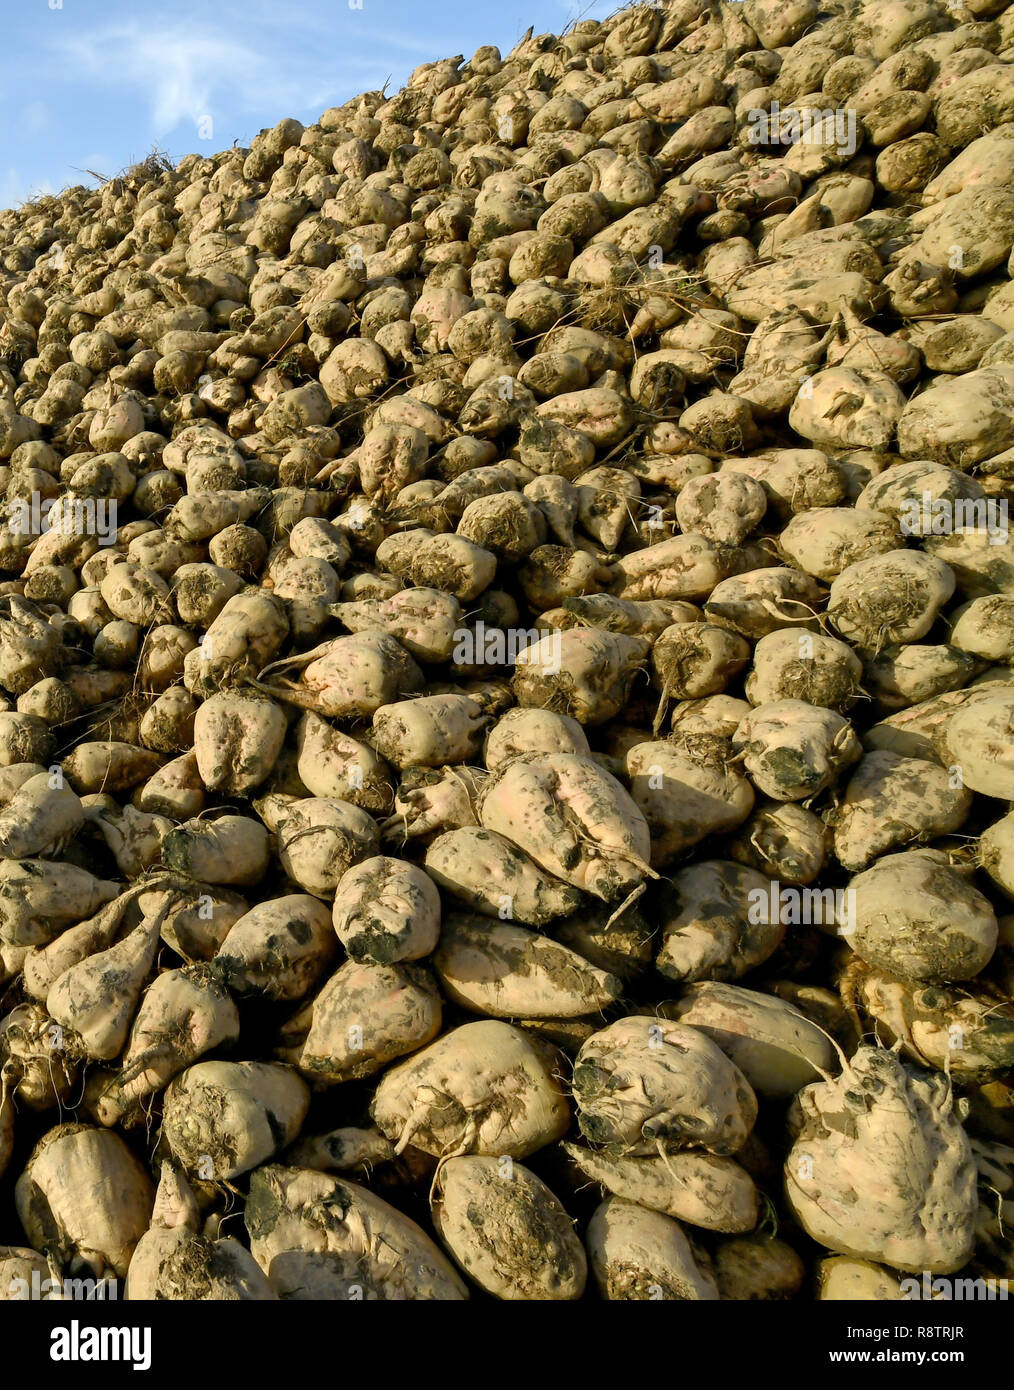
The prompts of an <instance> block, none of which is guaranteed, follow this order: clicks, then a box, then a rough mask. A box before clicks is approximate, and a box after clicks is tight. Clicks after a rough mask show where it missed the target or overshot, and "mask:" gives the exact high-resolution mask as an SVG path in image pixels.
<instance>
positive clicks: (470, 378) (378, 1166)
mask: <svg viewBox="0 0 1014 1390" xmlns="http://www.w3.org/2000/svg"><path fill="white" fill-rule="evenodd" d="M1012 246H1014V8H1010V9H1008V8H1006V7H1005V5H1004V3H1003V0H968V3H967V4H962V3H960V0H956V2H955V3H952V4H947V5H944V4H940V3H937V0H872V2H871V3H869V4H865V5H863V4H857V3H853V0H841V2H839V0H828V3H824V4H822V3H821V0H743V3H725V2H724V0H671V2H669V0H667V2H666V3H660V4H652V5H639V6H636V7H634V8H629V9H625V10H623V11H621V12H619V13H617V14H616V15H614V16H613V17H612V18H610V19H608V20H606V21H605V22H601V23H600V22H596V21H591V20H581V21H580V22H577V23H575V24H574V25H573V26H572V27H571V28H570V29H569V30H568V31H567V32H566V33H565V34H564V35H563V36H562V37H560V38H557V37H555V36H553V35H551V34H543V35H537V36H532V35H528V36H526V37H525V38H524V40H522V41H521V42H520V43H519V44H518V45H517V46H516V47H515V48H514V49H513V50H512V51H511V52H510V53H508V54H507V56H506V57H501V55H500V53H499V52H498V51H497V50H496V49H495V48H490V47H486V48H481V49H479V50H478V52H477V53H475V55H474V56H473V57H472V58H471V59H469V60H468V61H467V62H466V61H464V60H463V58H462V57H461V56H460V55H459V56H457V57H454V58H450V59H447V60H445V61H442V62H435V63H428V64H425V65H423V66H422V67H420V68H418V69H417V70H416V71H415V72H414V73H413V75H412V77H411V78H410V80H409V82H408V84H407V86H406V87H405V88H404V89H403V90H401V91H399V92H397V93H396V94H394V95H389V94H388V93H386V92H369V93H366V94H365V95H363V96H360V97H357V98H355V99H354V100H352V101H349V102H347V103H346V104H345V105H343V106H340V107H336V108H333V109H330V110H327V111H325V112H324V113H323V115H322V116H321V117H320V120H319V121H318V122H317V123H316V124H313V125H310V126H306V127H304V126H303V125H301V124H300V123H299V122H298V121H295V120H282V121H281V122H280V123H279V124H278V125H276V126H275V127H274V128H272V129H270V130H264V131H261V133H260V134H259V135H258V136H257V137H256V139H255V140H254V141H253V143H252V145H251V146H250V148H248V149H242V148H232V149H228V150H225V151H223V152H222V153H220V154H216V155H214V156H212V157H204V156H201V155H196V154H194V155H190V156H188V157H187V158H185V159H184V160H182V162H181V163H180V164H179V165H178V166H177V167H176V168H172V167H170V166H169V162H168V161H167V160H165V159H164V158H160V157H159V156H158V155H157V154H156V155H155V156H153V157H151V158H150V159H149V160H147V161H145V162H144V163H143V164H141V165H139V166H135V167H133V168H131V169H130V170H129V171H127V172H126V173H125V174H123V175H121V176H120V177H118V178H115V179H113V180H111V181H110V182H107V183H105V184H104V185H103V186H102V187H101V188H98V189H86V188H83V187H77V188H71V189H68V190H67V191H66V192H64V193H62V194H61V195H59V196H58V197H41V198H38V199H36V200H35V201H34V202H31V203H29V204H27V205H25V206H24V207H22V208H20V209H18V210H15V211H7V212H4V213H2V214H0V267H2V269H0V310H2V313H0V325H2V327H0V485H2V487H3V489H4V498H5V500H4V502H3V504H2V515H0V521H2V525H0V570H2V572H3V576H4V578H3V580H2V582H0V686H2V690H3V695H4V698H3V712H2V713H0V765H2V766H0V1075H2V1090H0V1171H3V1173H4V1176H3V1179H2V1184H0V1241H2V1242H3V1244H2V1246H0V1298H23V1297H28V1296H31V1290H32V1289H37V1288H39V1287H42V1288H45V1289H48V1290H49V1291H50V1292H51V1293H53V1292H58V1291H59V1290H60V1288H61V1281H69V1280H75V1281H80V1280H108V1279H115V1280H116V1281H118V1288H119V1289H120V1291H121V1292H120V1296H126V1297H129V1298H133V1299H150V1298H167V1299H289V1298H303V1299H305V1298H312V1299H339V1300H342V1299H358V1298H366V1299H464V1298H467V1297H469V1296H472V1297H483V1296H492V1297H494V1298H499V1299H508V1300H510V1299H519V1300H542V1299H547V1300H548V1299H578V1298H581V1297H588V1298H596V1297H598V1298H604V1299H659V1298H661V1299H716V1298H723V1299H730V1300H737V1299H785V1298H804V1299H812V1298H820V1299H843V1298H858V1299H874V1298H875V1299H895V1298H897V1299H904V1298H910V1297H913V1296H916V1297H921V1296H924V1293H925V1289H926V1287H927V1285H926V1282H925V1277H924V1276H925V1275H927V1274H929V1275H932V1276H933V1277H937V1276H942V1275H947V1276H956V1277H958V1278H961V1279H967V1280H978V1279H982V1280H983V1281H988V1280H990V1279H997V1280H999V1279H1004V1278H1005V1277H1006V1276H1007V1275H1008V1274H1009V1273H1010V1272H1011V1270H1012V1266H1014V1260H1012V1257H1011V1252H1010V1248H1009V1247H1008V1245H1007V1242H1006V1234H1007V1232H1008V1231H1009V1229H1010V1227H1011V1225H1012V1224H1014V1092H1012V1089H1011V1066H1012V1063H1014V1005H1012V1003H1011V994H1012V990H1014V914H1012V913H1011V902H1012V899H1014V812H1012V811H1011V809H1010V805H1009V803H1011V802H1014V668H1012V665H1011V663H1012V662H1014V541H1012V540H1011V535H1010V531H1009V529H1008V526H1007V503H1008V499H1009V496H1010V494H1011V493H1014V282H1012V280H1011V279H1010V277H1009V264H1010V263H1009V257H1010V255H1011V250H1012ZM47 1281H48V1282H47ZM124 1281H125V1284H124ZM63 1287H65V1288H66V1287H86V1285H82V1284H77V1285H75V1286H70V1285H69V1284H64V1285H63ZM941 1287H942V1286H941ZM981 1287H988V1286H987V1285H985V1284H984V1285H983V1286H981Z"/></svg>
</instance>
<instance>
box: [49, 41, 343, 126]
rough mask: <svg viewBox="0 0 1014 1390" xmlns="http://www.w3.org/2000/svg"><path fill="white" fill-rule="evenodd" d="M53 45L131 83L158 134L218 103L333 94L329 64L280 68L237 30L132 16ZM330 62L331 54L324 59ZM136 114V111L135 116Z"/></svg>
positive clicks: (80, 64) (283, 107) (82, 64)
mask: <svg viewBox="0 0 1014 1390" xmlns="http://www.w3.org/2000/svg"><path fill="white" fill-rule="evenodd" d="M54 46H55V47H56V48H57V49H59V50H60V52H61V54H62V56H63V57H64V58H65V59H67V60H69V61H70V62H72V63H73V64H74V65H75V67H76V69H77V71H78V72H80V73H82V74H84V75H86V76H88V77H89V78H90V79H91V80H92V81H94V82H96V83H98V84H99V85H100V86H102V87H104V88H107V89H110V90H116V91H118V92H123V91H124V90H125V89H126V90H127V91H132V92H133V93H134V96H135V98H136V100H137V102H138V103H139V105H141V106H142V108H143V107H147V112H148V121H149V125H150V128H151V130H152V131H153V132H154V133H155V134H156V135H164V134H166V133H167V132H168V131H170V130H173V129H175V127H177V126H178V125H181V124H182V123H183V122H185V121H189V122H194V123H196V122H197V121H199V120H200V119H201V117H202V116H205V115H208V114H214V112H215V110H216V106H218V105H219V104H220V103H221V104H223V105H224V104H228V106H229V107H230V108H231V109H233V110H247V111H250V110H253V109H255V108H262V107H263V106H264V105H268V106H271V107H273V108H276V109H277V110H279V111H283V112H284V111H289V110H294V109H295V110H300V111H302V110H306V109H307V108H308V107H312V106H316V105H319V104H320V102H322V101H323V100H325V99H326V97H327V94H328V86H329V85H330V84H329V83H328V81H327V78H326V75H325V73H324V72H323V71H321V72H317V73H313V72H307V71H306V69H305V67H304V68H303V71H302V73H301V76H300V78H299V79H298V80H297V79H296V78H294V77H293V76H291V75H290V74H288V73H286V72H284V71H282V70H280V67H279V64H278V61H277V55H276V54H275V53H273V52H272V51H271V46H270V44H269V43H266V44H265V51H264V52H259V51H258V50H257V49H256V48H254V47H252V46H251V45H250V44H249V43H245V42H242V41H240V40H239V39H238V37H237V35H236V34H235V33H229V34H226V33H224V32H220V31H216V30H215V29H214V28H213V27H212V26H210V25H207V24H202V25H200V26H199V27H198V26H196V25H192V24H187V23H185V22H180V23H175V24H171V25H163V26H161V27H157V28H151V27H150V26H145V25H141V24H140V23H138V22H128V23H123V24H119V25H111V26H108V27H106V28H104V29H101V30H96V31H92V32H91V33H87V34H73V35H69V36H67V37H64V36H59V37H58V38H56V39H55V40H54ZM320 66H321V67H322V68H324V67H325V66H326V64H325V63H324V62H322V63H321V64H320ZM134 120H136V112H135V113H134V114H133V116H132V118H131V123H133V122H134Z"/></svg>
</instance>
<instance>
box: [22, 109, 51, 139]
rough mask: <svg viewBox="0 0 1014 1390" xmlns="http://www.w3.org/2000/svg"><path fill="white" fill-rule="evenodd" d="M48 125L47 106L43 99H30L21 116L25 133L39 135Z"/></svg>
mask: <svg viewBox="0 0 1014 1390" xmlns="http://www.w3.org/2000/svg"><path fill="white" fill-rule="evenodd" d="M48 126H49V107H48V106H47V105H46V103H45V102H44V101H30V102H29V103H28V105H27V106H26V107H25V109H24V112H23V114H22V117H21V129H22V131H23V133H24V134H25V135H40V134H41V133H42V132H43V131H44V130H46V129H47V128H48Z"/></svg>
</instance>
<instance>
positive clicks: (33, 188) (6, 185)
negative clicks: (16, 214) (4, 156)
mask: <svg viewBox="0 0 1014 1390" xmlns="http://www.w3.org/2000/svg"><path fill="white" fill-rule="evenodd" d="M53 192H55V189H54V188H53V185H52V184H51V183H50V182H49V180H48V179H42V180H41V181H40V182H34V181H29V180H28V179H26V178H24V177H23V176H22V175H21V174H19V173H18V171H17V169H15V168H14V166H13V165H11V166H9V167H8V168H7V169H6V170H4V172H3V173H2V174H0V208H15V207H18V206H20V204H21V203H25V202H27V201H28V200H29V199H30V198H38V197H39V196H40V194H43V193H53Z"/></svg>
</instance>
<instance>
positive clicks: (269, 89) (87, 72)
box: [0, 0, 619, 207]
mask: <svg viewBox="0 0 1014 1390" xmlns="http://www.w3.org/2000/svg"><path fill="white" fill-rule="evenodd" d="M360 3H361V8H355V9H353V8H351V6H352V4H357V5H358V4H360ZM618 4H619V0H590V3H589V0H496V3H489V0H485V3H481V2H480V3H474V2H473V3H470V0H165V3H162V4H144V3H138V2H137V0H0V23H2V33H3V36H4V42H3V49H2V51H0V207H10V206H12V205H14V204H16V203H18V202H20V201H22V200H23V199H25V198H27V197H30V196H31V195H32V194H35V193H45V192H58V191H59V190H60V189H61V188H63V187H65V186H66V185H67V184H74V183H88V182H90V180H89V179H88V178H87V176H85V175H84V174H83V173H82V172H80V171H82V170H85V169H93V170H95V171H97V172H98V173H101V174H104V175H106V176H107V177H112V175H113V174H115V173H116V172H117V171H118V170H119V169H121V168H123V166H124V165H126V164H128V163H129V162H130V161H132V160H136V159H140V158H143V156H144V155H146V154H147V153H148V151H149V150H150V149H151V147H152V146H153V145H154V144H156V143H157V144H158V145H159V146H160V147H161V148H162V149H164V150H166V151H167V152H168V153H169V154H170V155H171V156H172V157H173V159H174V160H177V159H180V158H182V156H183V155H184V154H188V153H190V152H191V151H192V150H198V151H199V150H202V149H203V150H206V151H207V152H209V153H212V152H214V151H216V150H221V149H225V148H227V147H228V146H229V145H231V144H232V143H233V141H234V140H238V141H239V143H240V144H241V145H246V144H248V143H249V142H250V140H251V139H252V137H253V136H254V135H256V133H257V131H258V130H260V129H261V127H263V126H269V125H273V124H274V123H275V122H276V121H277V120H279V119H281V117H283V116H296V117H297V118H299V119H300V120H302V121H304V122H306V123H309V122H310V121H312V120H314V119H315V118H316V117H317V116H318V115H319V114H320V112H321V111H323V110H324V109H325V108H326V107H328V106H331V105H335V104H338V103H340V102H342V101H345V100H347V98H349V97H350V96H354V95H355V94H356V93H358V92H362V91H369V90H370V89H372V88H378V87H382V86H383V84H384V82H385V80H387V79H388V78H389V79H390V89H391V90H392V91H393V90H395V89H397V88H398V87H399V86H401V85H402V84H403V83H404V81H405V79H406V78H407V76H408V74H409V73H410V72H411V71H412V69H413V68H414V67H416V66H417V65H418V64H419V63H424V62H428V61H431V60H433V59H435V58H447V57H451V56H453V55H454V54H455V53H463V54H464V55H465V57H466V58H468V57H470V56H471V54H472V53H474V51H475V50H476V48H478V47H479V46H480V45H481V44H486V43H494V44H496V45H497V46H498V47H499V48H500V50H501V52H503V53H506V52H507V51H508V49H509V48H511V46H512V45H513V44H514V43H516V41H517V40H518V39H519V38H520V37H521V35H522V34H523V33H524V31H525V29H527V27H528V25H529V24H534V25H535V31H536V33H544V32H553V33H559V32H560V30H561V29H563V28H564V27H565V26H566V25H567V23H568V22H569V21H570V20H572V19H574V18H576V17H578V16H579V15H580V16H583V17H588V18H602V17H604V16H605V15H607V14H610V13H612V12H613V11H614V10H615V9H617V8H618Z"/></svg>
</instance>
